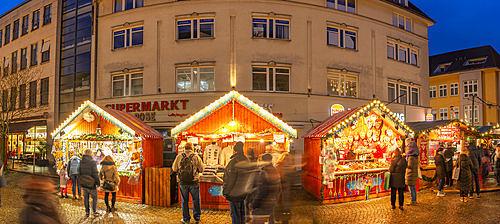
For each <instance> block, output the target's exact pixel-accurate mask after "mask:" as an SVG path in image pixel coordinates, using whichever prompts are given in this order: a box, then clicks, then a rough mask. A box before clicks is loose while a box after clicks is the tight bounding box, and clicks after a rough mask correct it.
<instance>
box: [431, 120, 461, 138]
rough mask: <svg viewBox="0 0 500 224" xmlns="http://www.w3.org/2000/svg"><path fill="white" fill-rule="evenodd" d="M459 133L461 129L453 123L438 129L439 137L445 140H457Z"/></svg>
mask: <svg viewBox="0 0 500 224" xmlns="http://www.w3.org/2000/svg"><path fill="white" fill-rule="evenodd" d="M458 134H459V129H458V128H457V127H456V126H454V125H451V124H450V125H447V126H445V127H442V128H440V129H438V130H436V135H437V137H438V138H439V139H443V140H456V139H457V138H458Z"/></svg>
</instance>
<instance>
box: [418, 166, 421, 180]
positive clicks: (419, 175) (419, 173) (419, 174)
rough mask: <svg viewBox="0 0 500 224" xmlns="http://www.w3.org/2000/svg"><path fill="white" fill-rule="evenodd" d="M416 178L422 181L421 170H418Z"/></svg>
mask: <svg viewBox="0 0 500 224" xmlns="http://www.w3.org/2000/svg"><path fill="white" fill-rule="evenodd" d="M418 178H419V179H422V170H421V169H420V168H418Z"/></svg>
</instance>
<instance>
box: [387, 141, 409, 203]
mask: <svg viewBox="0 0 500 224" xmlns="http://www.w3.org/2000/svg"><path fill="white" fill-rule="evenodd" d="M407 166H408V164H407V163H406V160H405V159H404V158H403V157H402V156H401V151H400V150H399V148H396V150H394V158H393V159H392V161H391V166H390V167H389V172H390V173H391V179H390V184H391V205H392V209H395V208H396V193H397V194H398V198H399V209H401V210H403V203H404V189H405V187H406V183H405V172H406V167H407Z"/></svg>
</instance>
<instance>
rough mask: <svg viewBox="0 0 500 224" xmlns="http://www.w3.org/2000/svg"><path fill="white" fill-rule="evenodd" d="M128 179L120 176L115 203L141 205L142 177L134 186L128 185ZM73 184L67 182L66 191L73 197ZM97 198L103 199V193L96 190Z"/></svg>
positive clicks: (69, 181)
mask: <svg viewBox="0 0 500 224" xmlns="http://www.w3.org/2000/svg"><path fill="white" fill-rule="evenodd" d="M128 180H129V178H128V177H127V176H120V185H119V188H118V192H116V201H119V202H126V203H132V204H142V175H141V177H140V178H139V181H138V182H137V184H136V185H130V184H129V183H128ZM72 189H73V183H72V181H71V180H68V191H69V192H71V193H72V194H73V195H75V193H76V195H78V189H77V188H75V190H76V192H73V190H72ZM81 192H82V195H81V196H82V197H83V188H82V191H81ZM97 197H98V198H99V199H104V192H103V191H100V190H99V188H98V189H97Z"/></svg>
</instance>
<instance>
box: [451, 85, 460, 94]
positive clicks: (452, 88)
mask: <svg viewBox="0 0 500 224" xmlns="http://www.w3.org/2000/svg"><path fill="white" fill-rule="evenodd" d="M450 96H458V83H451V84H450Z"/></svg>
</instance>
